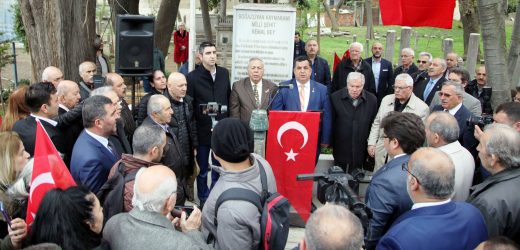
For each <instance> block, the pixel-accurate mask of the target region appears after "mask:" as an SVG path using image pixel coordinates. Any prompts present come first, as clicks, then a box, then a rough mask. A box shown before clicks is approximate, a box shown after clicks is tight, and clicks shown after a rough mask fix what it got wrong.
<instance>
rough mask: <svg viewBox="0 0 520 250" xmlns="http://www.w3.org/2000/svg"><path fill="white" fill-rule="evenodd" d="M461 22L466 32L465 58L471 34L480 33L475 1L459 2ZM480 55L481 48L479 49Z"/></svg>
mask: <svg viewBox="0 0 520 250" xmlns="http://www.w3.org/2000/svg"><path fill="white" fill-rule="evenodd" d="M459 12H460V21H461V22H462V29H463V31H464V56H463V58H466V56H467V53H468V42H469V34H471V33H480V21H479V19H478V11H477V5H476V3H475V0H459ZM479 54H480V48H479Z"/></svg>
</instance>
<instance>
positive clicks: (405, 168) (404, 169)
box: [401, 162, 421, 185]
mask: <svg viewBox="0 0 520 250" xmlns="http://www.w3.org/2000/svg"><path fill="white" fill-rule="evenodd" d="M401 169H402V170H403V171H406V172H408V173H409V174H410V175H411V176H412V177H414V178H415V179H416V180H417V183H419V185H421V182H420V181H419V178H417V176H415V175H414V174H412V172H410V170H409V169H408V162H405V163H403V165H401Z"/></svg>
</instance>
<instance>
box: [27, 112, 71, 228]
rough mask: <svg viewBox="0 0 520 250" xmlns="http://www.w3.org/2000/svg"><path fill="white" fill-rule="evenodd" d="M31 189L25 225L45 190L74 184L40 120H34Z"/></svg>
mask: <svg viewBox="0 0 520 250" xmlns="http://www.w3.org/2000/svg"><path fill="white" fill-rule="evenodd" d="M31 179H32V182H31V190H30V192H29V199H28V204H27V217H26V219H25V221H26V223H27V225H29V226H30V225H31V223H32V222H33V221H34V218H35V216H36V212H37V211H38V207H39V206H40V202H41V200H42V199H43V196H45V193H47V191H49V190H51V189H53V188H61V189H67V188H68V187H71V186H76V182H75V181H74V179H73V178H72V176H71V175H70V172H69V170H68V169H67V166H66V165H65V163H64V162H63V160H62V159H61V157H60V154H59V153H58V150H56V148H55V147H54V144H53V143H52V141H51V139H50V138H49V135H47V132H45V129H44V128H43V126H42V124H41V123H40V121H38V120H37V121H36V142H35V144H34V166H33V172H32V178H31Z"/></svg>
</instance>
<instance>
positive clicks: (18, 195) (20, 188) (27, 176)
mask: <svg viewBox="0 0 520 250" xmlns="http://www.w3.org/2000/svg"><path fill="white" fill-rule="evenodd" d="M33 165H34V158H31V159H29V161H28V162H27V163H26V164H25V166H24V167H23V169H22V172H20V174H19V175H18V177H17V178H16V180H15V182H14V183H13V184H12V185H11V186H10V187H9V189H7V195H8V196H9V197H11V198H12V199H13V200H25V199H27V197H29V192H27V189H28V188H29V186H31V185H30V184H31V177H32V171H33Z"/></svg>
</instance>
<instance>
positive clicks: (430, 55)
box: [419, 51, 433, 62]
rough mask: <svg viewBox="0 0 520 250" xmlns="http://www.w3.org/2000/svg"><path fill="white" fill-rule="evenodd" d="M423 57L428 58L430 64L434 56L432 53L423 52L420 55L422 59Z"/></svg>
mask: <svg viewBox="0 0 520 250" xmlns="http://www.w3.org/2000/svg"><path fill="white" fill-rule="evenodd" d="M421 56H427V57H428V62H432V59H433V56H432V54H431V53H429V52H426V51H423V52H421V53H419V57H421Z"/></svg>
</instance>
